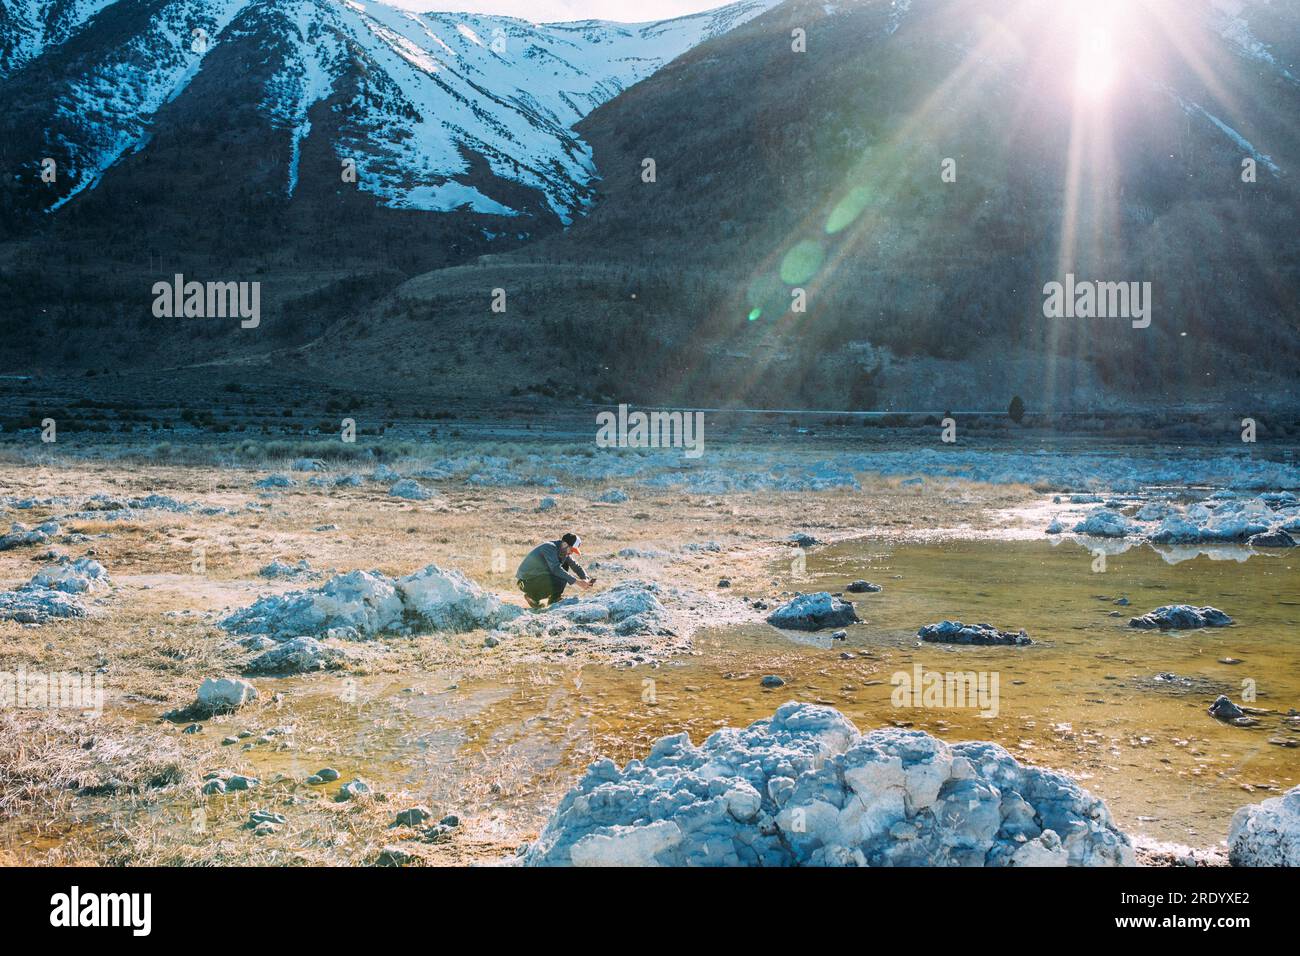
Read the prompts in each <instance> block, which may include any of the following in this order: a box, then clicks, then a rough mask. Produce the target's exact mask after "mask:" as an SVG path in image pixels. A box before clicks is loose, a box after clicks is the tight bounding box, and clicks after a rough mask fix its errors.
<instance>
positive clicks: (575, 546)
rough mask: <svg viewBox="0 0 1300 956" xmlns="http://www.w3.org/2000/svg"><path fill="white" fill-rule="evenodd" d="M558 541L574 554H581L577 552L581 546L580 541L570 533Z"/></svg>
mask: <svg viewBox="0 0 1300 956" xmlns="http://www.w3.org/2000/svg"><path fill="white" fill-rule="evenodd" d="M560 540H561V541H563V542H564V543H565V544H567V545H568V546H569V550H570V551H571V552H573V553H574V554H582V551H581V550H579V549H580V548H581V546H582V539H581V538H579V537H578V536H577V535H576V534H574V533H573V532H572V531H570V532H568V533H567V534H566V535H565V536H564V537H562V538H561V539H560Z"/></svg>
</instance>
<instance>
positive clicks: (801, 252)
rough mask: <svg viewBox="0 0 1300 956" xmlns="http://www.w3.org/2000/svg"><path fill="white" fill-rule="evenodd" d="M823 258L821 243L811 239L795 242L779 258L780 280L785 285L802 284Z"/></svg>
mask: <svg viewBox="0 0 1300 956" xmlns="http://www.w3.org/2000/svg"><path fill="white" fill-rule="evenodd" d="M825 258H826V253H825V251H824V250H823V249H822V247H821V243H818V242H814V241H813V240H812V239H805V240H804V241H803V242H800V243H797V244H796V245H795V246H794V248H792V249H791V250H790V251H789V252H787V253H786V254H785V258H784V259H782V260H781V281H782V282H784V283H785V284H786V285H802V284H803V283H805V282H807V281H808V280H809V279H811V278H812V277H813V276H815V275H816V274H817V270H818V269H820V268H821V267H822V262H823V261H824V260H825Z"/></svg>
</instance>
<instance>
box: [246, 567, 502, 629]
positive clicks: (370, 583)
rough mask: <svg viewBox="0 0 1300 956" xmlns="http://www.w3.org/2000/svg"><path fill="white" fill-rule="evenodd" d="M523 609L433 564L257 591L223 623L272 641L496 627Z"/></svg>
mask: <svg viewBox="0 0 1300 956" xmlns="http://www.w3.org/2000/svg"><path fill="white" fill-rule="evenodd" d="M522 613H523V610H522V609H521V608H517V607H512V606H510V605H508V604H503V603H502V602H501V601H500V600H499V599H498V598H497V597H496V596H495V595H492V594H489V593H488V592H487V591H485V590H483V589H482V588H481V587H479V586H478V585H477V584H475V583H474V582H473V581H471V580H470V579H469V578H467V577H465V575H464V574H462V573H461V572H459V571H454V570H443V569H442V568H439V567H438V566H437V565H436V564H430V565H428V566H427V567H425V568H422V569H421V570H419V571H416V572H415V573H414V574H408V575H407V576H406V577H404V578H396V579H394V578H390V577H388V576H387V575H384V574H381V573H380V572H378V571H349V572H348V573H347V574H340V575H336V576H335V577H332V578H330V579H329V580H328V581H326V582H325V583H324V584H323V585H321V586H320V587H319V588H313V589H311V590H307V591H290V592H289V593H287V594H283V595H272V596H269V597H264V598H261V599H260V600H258V601H257V602H256V603H254V604H252V605H250V606H249V607H246V608H244V609H243V610H240V611H236V612H235V613H234V614H231V615H230V616H228V617H226V618H225V619H223V620H222V621H221V626H222V627H224V628H225V629H226V630H228V631H231V632H233V633H236V634H265V635H266V636H267V637H270V638H272V639H274V640H277V641H286V640H289V639H290V638H294V637H299V636H309V637H312V636H314V637H324V636H330V635H329V632H331V631H334V632H339V631H348V629H351V632H350V633H355V635H356V636H358V637H362V638H370V637H377V636H379V635H381V634H399V635H402V634H413V633H418V632H420V631H470V630H474V629H475V628H481V627H497V626H499V625H501V624H504V623H505V622H507V621H509V620H510V619H512V618H514V617H516V616H517V615H519V614H522Z"/></svg>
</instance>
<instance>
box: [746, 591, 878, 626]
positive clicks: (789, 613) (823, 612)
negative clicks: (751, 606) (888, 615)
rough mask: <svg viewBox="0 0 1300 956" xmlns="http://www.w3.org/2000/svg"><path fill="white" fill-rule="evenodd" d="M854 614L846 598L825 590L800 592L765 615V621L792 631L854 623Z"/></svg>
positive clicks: (856, 616)
mask: <svg viewBox="0 0 1300 956" xmlns="http://www.w3.org/2000/svg"><path fill="white" fill-rule="evenodd" d="M857 620H858V615H857V612H856V611H855V610H854V609H853V605H852V604H850V603H849V602H848V601H844V600H841V599H839V598H834V597H831V595H830V594H829V593H828V592H826V591H818V592H817V593H815V594H800V595H799V596H798V597H796V598H795V599H794V600H792V601H788V602H787V603H785V604H782V605H781V606H780V607H778V608H777V609H776V610H775V611H773V612H772V613H771V614H769V615H768V616H767V623H769V624H771V625H772V626H773V627H782V628H786V629H788V630H793V631H818V630H821V629H822V628H826V627H842V626H843V625H845V624H855V623H857Z"/></svg>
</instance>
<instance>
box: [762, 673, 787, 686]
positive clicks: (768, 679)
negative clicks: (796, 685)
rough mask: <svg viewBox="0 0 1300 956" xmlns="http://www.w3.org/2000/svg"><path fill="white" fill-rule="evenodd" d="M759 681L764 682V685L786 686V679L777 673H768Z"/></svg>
mask: <svg viewBox="0 0 1300 956" xmlns="http://www.w3.org/2000/svg"><path fill="white" fill-rule="evenodd" d="M759 683H760V684H762V685H763V686H764V687H784V686H785V681H784V680H783V679H782V678H780V677H777V676H776V675H775V674H768V675H767V676H765V677H764V678H763V679H762V680H761V681H759Z"/></svg>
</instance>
